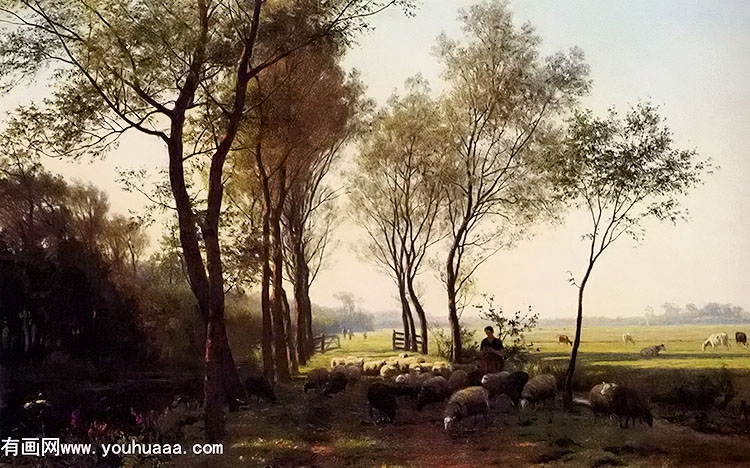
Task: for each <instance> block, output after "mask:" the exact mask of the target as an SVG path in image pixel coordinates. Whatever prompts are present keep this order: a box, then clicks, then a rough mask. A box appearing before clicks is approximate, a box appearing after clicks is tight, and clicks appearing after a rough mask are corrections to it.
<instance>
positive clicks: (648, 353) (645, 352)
mask: <svg viewBox="0 0 750 468" xmlns="http://www.w3.org/2000/svg"><path fill="white" fill-rule="evenodd" d="M665 349H667V348H666V347H665V346H664V344H660V345H658V346H649V347H648V348H643V349H642V350H641V356H643V357H648V358H651V357H656V356H658V355H659V352H661V351H663V350H665Z"/></svg>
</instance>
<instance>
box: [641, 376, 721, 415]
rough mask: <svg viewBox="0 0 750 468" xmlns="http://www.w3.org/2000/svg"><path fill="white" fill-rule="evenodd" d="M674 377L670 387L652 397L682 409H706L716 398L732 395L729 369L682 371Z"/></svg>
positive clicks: (712, 404)
mask: <svg viewBox="0 0 750 468" xmlns="http://www.w3.org/2000/svg"><path fill="white" fill-rule="evenodd" d="M676 377H677V378H676V379H674V382H675V383H674V385H673V386H672V388H671V389H670V390H669V391H668V392H666V393H663V394H660V395H655V396H654V399H655V400H656V401H659V402H662V403H668V404H672V405H675V406H678V407H680V408H684V409H692V410H707V409H710V408H711V407H713V406H714V404H715V401H716V400H717V398H720V397H724V396H730V397H731V396H734V395H735V390H734V384H733V382H732V377H731V374H730V373H729V370H728V369H727V368H726V367H725V366H724V367H722V368H721V369H718V370H715V371H709V372H700V373H695V372H691V373H682V374H681V375H679V376H676Z"/></svg>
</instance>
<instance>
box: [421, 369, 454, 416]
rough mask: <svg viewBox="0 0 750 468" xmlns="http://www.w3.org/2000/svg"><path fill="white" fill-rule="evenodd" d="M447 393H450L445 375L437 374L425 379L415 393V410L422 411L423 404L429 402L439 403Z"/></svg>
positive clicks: (425, 404)
mask: <svg viewBox="0 0 750 468" xmlns="http://www.w3.org/2000/svg"><path fill="white" fill-rule="evenodd" d="M448 395H450V390H449V389H448V381H447V380H445V377H442V376H437V377H432V378H431V379H427V380H426V381H425V382H424V383H423V384H422V388H421V389H420V390H419V394H418V395H417V411H422V409H423V408H424V407H425V406H427V405H429V404H431V403H439V402H441V401H443V400H445V399H446V398H447V397H448Z"/></svg>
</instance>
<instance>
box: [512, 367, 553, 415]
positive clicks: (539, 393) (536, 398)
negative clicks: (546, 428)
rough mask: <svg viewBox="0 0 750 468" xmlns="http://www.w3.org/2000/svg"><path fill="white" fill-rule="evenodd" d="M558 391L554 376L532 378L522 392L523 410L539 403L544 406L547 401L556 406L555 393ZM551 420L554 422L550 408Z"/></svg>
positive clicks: (543, 375)
mask: <svg viewBox="0 0 750 468" xmlns="http://www.w3.org/2000/svg"><path fill="white" fill-rule="evenodd" d="M556 391H557V380H555V376H554V375H550V374H540V375H537V376H535V377H533V378H531V379H530V380H529V381H528V382H526V385H524V386H523V390H522V391H521V408H522V409H523V408H526V407H527V406H535V405H536V404H537V403H539V402H543V404H544V405H546V404H547V401H551V402H552V407H553V408H554V406H555V392H556ZM549 420H550V422H552V408H550V413H549Z"/></svg>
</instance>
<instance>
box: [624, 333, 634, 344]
mask: <svg viewBox="0 0 750 468" xmlns="http://www.w3.org/2000/svg"><path fill="white" fill-rule="evenodd" d="M622 342H623V343H625V344H628V343H632V344H635V340H634V339H633V335H631V334H630V333H623V334H622Z"/></svg>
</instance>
